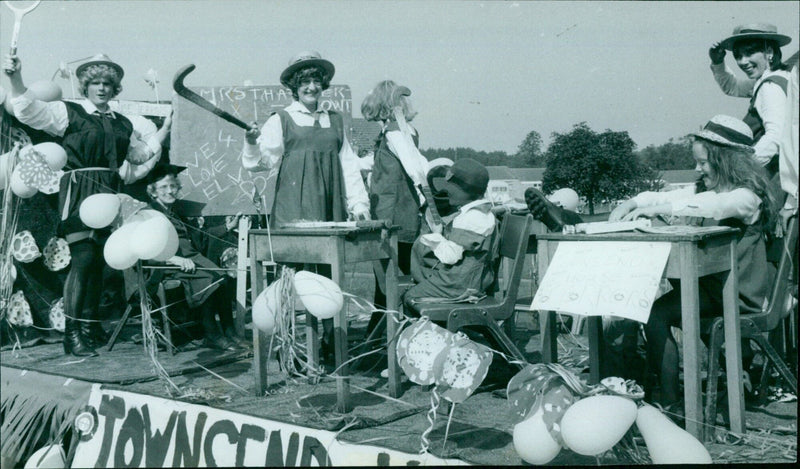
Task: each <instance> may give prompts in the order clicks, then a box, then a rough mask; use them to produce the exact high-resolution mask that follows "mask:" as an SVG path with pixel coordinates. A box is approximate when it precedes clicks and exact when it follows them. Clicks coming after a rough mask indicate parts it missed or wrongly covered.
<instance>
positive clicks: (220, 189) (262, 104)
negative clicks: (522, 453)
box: [170, 85, 352, 215]
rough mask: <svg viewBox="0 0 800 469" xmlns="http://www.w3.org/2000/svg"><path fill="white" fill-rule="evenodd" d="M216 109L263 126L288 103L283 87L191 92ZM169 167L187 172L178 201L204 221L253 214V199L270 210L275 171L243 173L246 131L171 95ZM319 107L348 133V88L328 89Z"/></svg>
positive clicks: (349, 118) (220, 87)
mask: <svg viewBox="0 0 800 469" xmlns="http://www.w3.org/2000/svg"><path fill="white" fill-rule="evenodd" d="M191 89H192V91H194V92H195V93H197V94H199V95H200V96H202V97H203V98H205V99H207V100H208V101H210V102H212V103H214V105H216V106H217V107H219V108H221V109H224V110H225V111H228V112H229V113H231V114H233V115H234V116H236V117H238V118H239V119H241V120H243V121H245V122H253V121H256V122H258V124H259V125H262V124H263V123H264V122H265V121H266V120H267V118H268V117H269V116H270V115H271V114H272V113H274V112H276V111H278V110H280V109H282V108H284V107H286V106H287V105H289V104H290V103H291V102H292V95H291V92H290V91H289V89H287V88H284V87H282V86H267V85H265V86H241V87H236V86H218V87H197V88H195V87H192V88H191ZM172 103H173V107H174V109H175V114H174V118H173V125H172V137H171V148H170V162H171V163H173V164H177V165H183V166H186V167H187V169H186V171H184V172H182V173H181V174H180V176H179V177H180V179H181V183H182V185H183V188H182V190H181V197H182V198H184V199H186V200H190V201H194V202H198V203H201V204H205V205H204V208H203V215H232V214H235V213H237V212H242V213H245V214H255V213H257V210H256V206H255V205H254V204H253V195H254V193H255V194H256V195H257V196H263V200H264V208H265V210H266V211H269V210H270V208H271V207H272V199H273V193H274V184H275V177H276V176H277V171H272V172H269V173H267V172H256V173H250V172H249V171H247V170H245V169H244V168H243V167H242V163H241V155H242V149H243V147H244V131H242V129H240V128H238V127H236V126H235V125H233V124H231V123H229V122H226V121H224V120H222V119H219V118H218V117H217V116H215V115H214V114H212V113H210V112H208V111H205V110H203V109H200V108H199V107H198V106H196V105H195V104H193V103H190V102H189V101H187V100H186V99H184V98H182V97H180V96H178V95H174V96H173V101H172ZM320 107H321V108H322V109H325V110H334V111H337V112H339V113H341V114H342V115H343V116H344V120H345V128H349V123H350V121H351V115H352V98H351V95H350V87H348V86H346V85H331V86H330V88H328V89H327V90H325V91H324V92H323V93H322V97H321V98H320Z"/></svg>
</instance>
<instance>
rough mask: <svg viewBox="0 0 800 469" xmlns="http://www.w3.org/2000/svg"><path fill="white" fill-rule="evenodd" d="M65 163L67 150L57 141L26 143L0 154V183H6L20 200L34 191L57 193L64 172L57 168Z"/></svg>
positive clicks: (28, 196) (4, 184)
mask: <svg viewBox="0 0 800 469" xmlns="http://www.w3.org/2000/svg"><path fill="white" fill-rule="evenodd" d="M15 153H16V155H17V156H16V158H15V156H14V155H15ZM15 159H16V161H15ZM66 164H67V152H66V151H64V148H62V147H61V145H59V144H57V143H53V142H44V143H39V144H36V145H28V146H25V147H23V148H22V149H21V150H19V152H16V150H12V151H10V152H8V153H5V154H3V155H0V183H2V184H0V186H2V187H6V185H8V186H9V187H10V188H11V191H12V192H13V193H14V194H15V195H16V196H17V197H20V198H23V199H27V198H30V197H33V196H34V195H35V194H36V193H37V192H42V193H44V194H54V193H56V192H58V187H59V181H60V179H61V176H62V175H63V174H64V172H63V171H62V170H61V169H62V168H63V167H64V165H66ZM9 173H10V176H9Z"/></svg>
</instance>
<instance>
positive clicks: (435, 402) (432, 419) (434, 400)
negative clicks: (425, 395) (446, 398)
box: [419, 386, 440, 454]
mask: <svg viewBox="0 0 800 469" xmlns="http://www.w3.org/2000/svg"><path fill="white" fill-rule="evenodd" d="M439 402H440V399H439V393H438V392H436V387H435V386H434V388H433V389H432V390H431V408H430V409H429V410H428V414H427V418H428V423H430V425H429V426H428V428H426V429H425V431H424V432H422V435H421V436H420V440H421V446H422V447H421V448H420V451H419V454H426V453H427V452H428V449H429V448H430V447H431V440H430V439H428V435H430V434H431V432H432V431H433V427H434V426H435V425H436V411H437V410H438V409H439Z"/></svg>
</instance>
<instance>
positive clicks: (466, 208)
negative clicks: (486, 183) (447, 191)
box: [458, 199, 490, 213]
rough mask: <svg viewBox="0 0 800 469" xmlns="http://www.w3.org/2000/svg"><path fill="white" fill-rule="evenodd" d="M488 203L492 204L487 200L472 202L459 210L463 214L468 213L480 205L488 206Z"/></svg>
mask: <svg viewBox="0 0 800 469" xmlns="http://www.w3.org/2000/svg"><path fill="white" fill-rule="evenodd" d="M488 203H490V202H489V201H488V200H486V199H478V200H473V201H472V202H470V203H468V204H464V205H462V206H461V208H459V209H458V210H459V211H460V212H461V213H466V212H467V211H469V210H472V209H473V208H476V207H478V206H479V205H483V204H488Z"/></svg>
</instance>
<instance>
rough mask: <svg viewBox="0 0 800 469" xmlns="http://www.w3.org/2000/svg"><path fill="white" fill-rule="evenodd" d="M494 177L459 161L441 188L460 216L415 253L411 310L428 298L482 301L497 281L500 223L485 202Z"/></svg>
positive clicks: (425, 238) (420, 242)
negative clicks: (493, 265)
mask: <svg viewBox="0 0 800 469" xmlns="http://www.w3.org/2000/svg"><path fill="white" fill-rule="evenodd" d="M488 184H489V172H488V170H487V169H486V167H484V166H483V165H482V164H480V163H478V162H477V161H475V160H472V159H469V158H462V159H460V160H458V161H456V162H455V163H454V164H453V166H451V167H450V168H449V169H448V170H447V174H446V175H445V177H444V180H443V181H441V183H440V184H436V187H441V188H442V190H443V191H446V192H447V195H448V199H449V203H450V206H451V207H452V208H453V209H455V212H453V213H451V214H450V215H447V216H445V217H443V218H442V222H443V228H442V232H441V233H429V234H424V235H422V236H420V237H418V238H417V240H416V241H414V245H413V247H412V249H411V275H412V277H413V278H414V281H415V282H416V285H414V286H413V287H411V288H410V289H409V290H408V291H407V292H406V294H405V303H406V305H407V306H408V307H409V309H410V311H414V312H416V308H415V305H416V304H417V303H418V302H423V301H425V300H426V299H427V298H437V299H441V298H445V299H449V300H458V299H466V298H468V297H469V296H483V295H484V294H485V292H486V290H487V289H488V288H489V287H490V286H491V285H492V284H493V282H494V271H493V268H492V264H493V261H494V259H495V258H496V256H497V249H498V243H497V220H496V219H495V217H494V215H493V214H492V211H491V208H492V204H491V202H490V201H489V200H487V199H485V198H483V195H484V193H485V192H486V188H487V186H488Z"/></svg>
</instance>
